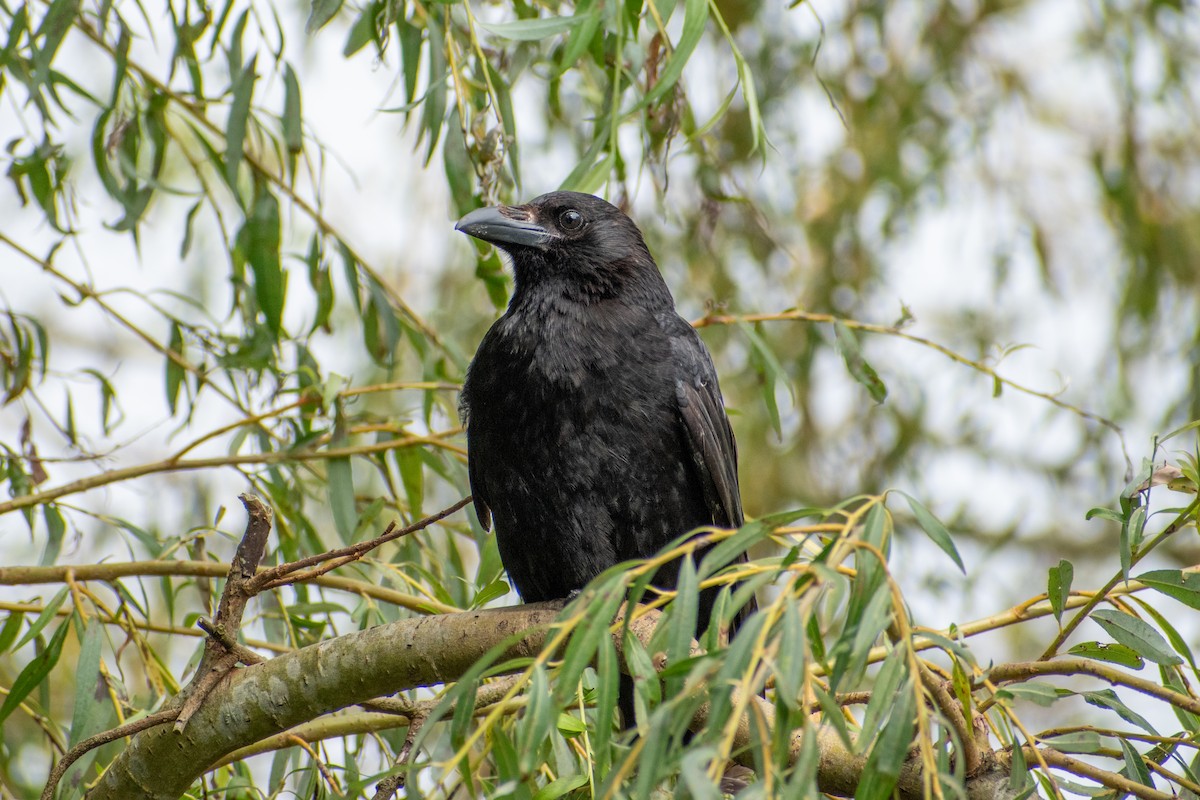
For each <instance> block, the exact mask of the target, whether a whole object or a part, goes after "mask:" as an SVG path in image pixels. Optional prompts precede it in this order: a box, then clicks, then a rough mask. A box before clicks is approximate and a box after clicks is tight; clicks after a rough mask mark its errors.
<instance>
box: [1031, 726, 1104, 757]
mask: <svg viewBox="0 0 1200 800" xmlns="http://www.w3.org/2000/svg"><path fill="white" fill-rule="evenodd" d="M1042 744H1044V745H1048V746H1050V747H1053V748H1054V749H1055V750H1058V751H1060V752H1063V753H1096V752H1099V751H1100V750H1101V749H1103V747H1104V744H1103V742H1101V741H1100V735H1099V734H1098V733H1095V732H1093V731H1076V732H1074V733H1064V734H1060V735H1058V736H1050V737H1048V738H1045V739H1043V740H1042Z"/></svg>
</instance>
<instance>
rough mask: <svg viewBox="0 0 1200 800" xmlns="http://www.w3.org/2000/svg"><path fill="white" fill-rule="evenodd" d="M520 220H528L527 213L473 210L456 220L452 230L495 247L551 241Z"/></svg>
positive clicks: (539, 228)
mask: <svg viewBox="0 0 1200 800" xmlns="http://www.w3.org/2000/svg"><path fill="white" fill-rule="evenodd" d="M509 215H512V216H509ZM520 217H529V212H528V211H526V210H525V209H522V208H509V207H507V206H495V207H489V208H477V209H475V210H474V211H472V212H471V213H470V214H467V215H466V216H465V217H463V218H462V219H460V220H459V221H458V224H457V225H455V226H454V230H456V231H462V232H463V233H465V234H467V235H468V236H474V237H475V238H476V239H482V240H483V241H485V242H488V243H490V244H494V245H499V246H504V245H506V244H518V245H522V246H524V247H541V246H543V245H545V244H546V243H547V242H549V241H550V239H551V238H553V236H552V234H551V233H550V231H548V230H546V229H545V228H543V227H542V226H541V225H538V224H537V223H536V222H533V221H531V220H530V219H521V218H520Z"/></svg>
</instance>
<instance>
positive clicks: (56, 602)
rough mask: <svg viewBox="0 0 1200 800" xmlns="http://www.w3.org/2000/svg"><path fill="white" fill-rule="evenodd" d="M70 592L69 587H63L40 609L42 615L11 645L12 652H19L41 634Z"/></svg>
mask: <svg viewBox="0 0 1200 800" xmlns="http://www.w3.org/2000/svg"><path fill="white" fill-rule="evenodd" d="M70 590H71V587H69V586H64V587H63V588H61V589H59V590H58V593H57V594H55V595H54V597H53V598H51V600H50V602H49V603H47V604H46V607H45V608H43V609H42V613H40V614H38V615H37V618H36V619H35V620H34V621H33V622H32V623H30V625H29V630H27V631H25V635H24V636H22V637H21V640H20V641H19V642H17V643H16V644H15V645H13V649H14V650H20V649H21V648H22V647H24V646H25V645H27V644H29V643H30V642H32V641H33V640H34V639H35V638H36V637H37V635H38V634H39V633H41V632H42V630H43V629H44V628H45V627H46V626H47V625H49V624H50V620H52V619H54V617H55V615H57V614H58V609H59V608H61V607H62V604H63V601H64V600H66V599H67V593H68V592H69V591H70Z"/></svg>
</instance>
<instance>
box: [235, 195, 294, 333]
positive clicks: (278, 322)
mask: <svg viewBox="0 0 1200 800" xmlns="http://www.w3.org/2000/svg"><path fill="white" fill-rule="evenodd" d="M242 233H243V235H244V239H243V243H244V246H245V254H246V260H247V261H248V262H249V263H250V269H251V270H252V271H253V272H254V296H255V299H257V301H258V307H259V309H260V310H261V311H262V312H263V316H265V317H266V318H267V325H268V326H270V328H271V332H272V333H273V334H275V336H276V337H279V336H282V335H283V304H284V297H285V295H286V291H287V283H286V281H285V280H284V275H283V267H282V264H281V263H280V258H279V245H280V223H279V201H278V200H277V199H276V198H275V195H273V194H271V192H270V191H268V190H266V189H264V190H263V191H262V192H261V193H259V195H258V198H257V199H256V200H255V201H254V208H253V210H252V212H251V214H250V216H249V217H247V218H246V224H245V225H244V226H243V227H242Z"/></svg>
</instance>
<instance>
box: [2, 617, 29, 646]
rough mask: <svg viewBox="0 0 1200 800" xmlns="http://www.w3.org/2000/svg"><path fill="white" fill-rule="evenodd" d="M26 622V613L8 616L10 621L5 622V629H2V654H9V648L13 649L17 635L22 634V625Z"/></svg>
mask: <svg viewBox="0 0 1200 800" xmlns="http://www.w3.org/2000/svg"><path fill="white" fill-rule="evenodd" d="M24 621H25V613H24V612H23V611H14V612H12V613H10V614H9V615H8V619H6V620H4V627H3V628H0V653H7V652H8V648H10V647H12V643H13V642H15V641H16V640H17V634H19V633H20V632H21V623H23V622H24Z"/></svg>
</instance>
